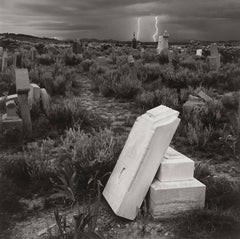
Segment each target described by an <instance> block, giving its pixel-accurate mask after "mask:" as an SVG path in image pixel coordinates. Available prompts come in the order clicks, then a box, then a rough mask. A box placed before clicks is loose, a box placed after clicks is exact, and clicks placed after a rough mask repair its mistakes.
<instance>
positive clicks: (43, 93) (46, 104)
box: [40, 88, 50, 115]
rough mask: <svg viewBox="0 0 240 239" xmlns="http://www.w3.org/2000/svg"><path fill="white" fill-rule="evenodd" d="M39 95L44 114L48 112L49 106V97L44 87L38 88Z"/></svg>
mask: <svg viewBox="0 0 240 239" xmlns="http://www.w3.org/2000/svg"><path fill="white" fill-rule="evenodd" d="M40 96H41V103H42V108H43V111H44V113H45V114H46V115H48V114H49V107H50V97H49V95H48V93H47V91H46V89H44V88H43V89H40Z"/></svg>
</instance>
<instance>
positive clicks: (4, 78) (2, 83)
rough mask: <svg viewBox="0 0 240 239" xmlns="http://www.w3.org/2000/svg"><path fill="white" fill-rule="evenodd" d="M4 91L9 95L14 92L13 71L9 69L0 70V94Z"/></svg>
mask: <svg viewBox="0 0 240 239" xmlns="http://www.w3.org/2000/svg"><path fill="white" fill-rule="evenodd" d="M4 92H7V93H8V94H9V95H10V94H14V93H15V92H16V85H15V76H14V72H13V71H12V70H10V69H7V70H6V71H4V72H0V96H1V95H2V94H3V93H4Z"/></svg>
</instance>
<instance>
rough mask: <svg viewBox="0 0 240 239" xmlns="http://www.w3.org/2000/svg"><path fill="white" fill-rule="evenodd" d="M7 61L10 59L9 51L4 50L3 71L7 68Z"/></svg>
mask: <svg viewBox="0 0 240 239" xmlns="http://www.w3.org/2000/svg"><path fill="white" fill-rule="evenodd" d="M7 61H8V53H7V52H6V51H4V52H3V56H2V71H4V70H5V69H6V68H7Z"/></svg>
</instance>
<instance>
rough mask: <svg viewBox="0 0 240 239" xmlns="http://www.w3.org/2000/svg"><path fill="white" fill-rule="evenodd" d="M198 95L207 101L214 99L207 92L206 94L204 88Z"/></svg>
mask: <svg viewBox="0 0 240 239" xmlns="http://www.w3.org/2000/svg"><path fill="white" fill-rule="evenodd" d="M198 96H199V97H200V98H201V99H203V100H204V101H206V102H211V101H213V99H212V98H211V97H210V96H208V95H207V94H205V93H204V92H203V91H202V90H200V91H199V92H198Z"/></svg>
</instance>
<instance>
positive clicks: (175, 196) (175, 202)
mask: <svg viewBox="0 0 240 239" xmlns="http://www.w3.org/2000/svg"><path fill="white" fill-rule="evenodd" d="M205 193H206V186H205V185H204V184H202V183H201V182H199V181H198V180H196V179H192V180H187V181H178V182H160V181H158V180H155V181H154V182H153V184H152V185H151V188H150V194H149V197H150V199H149V205H150V213H151V215H152V216H153V217H154V218H168V217H172V216H174V215H178V214H179V213H182V212H184V211H187V210H192V209H200V208H203V207H204V204H205Z"/></svg>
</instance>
